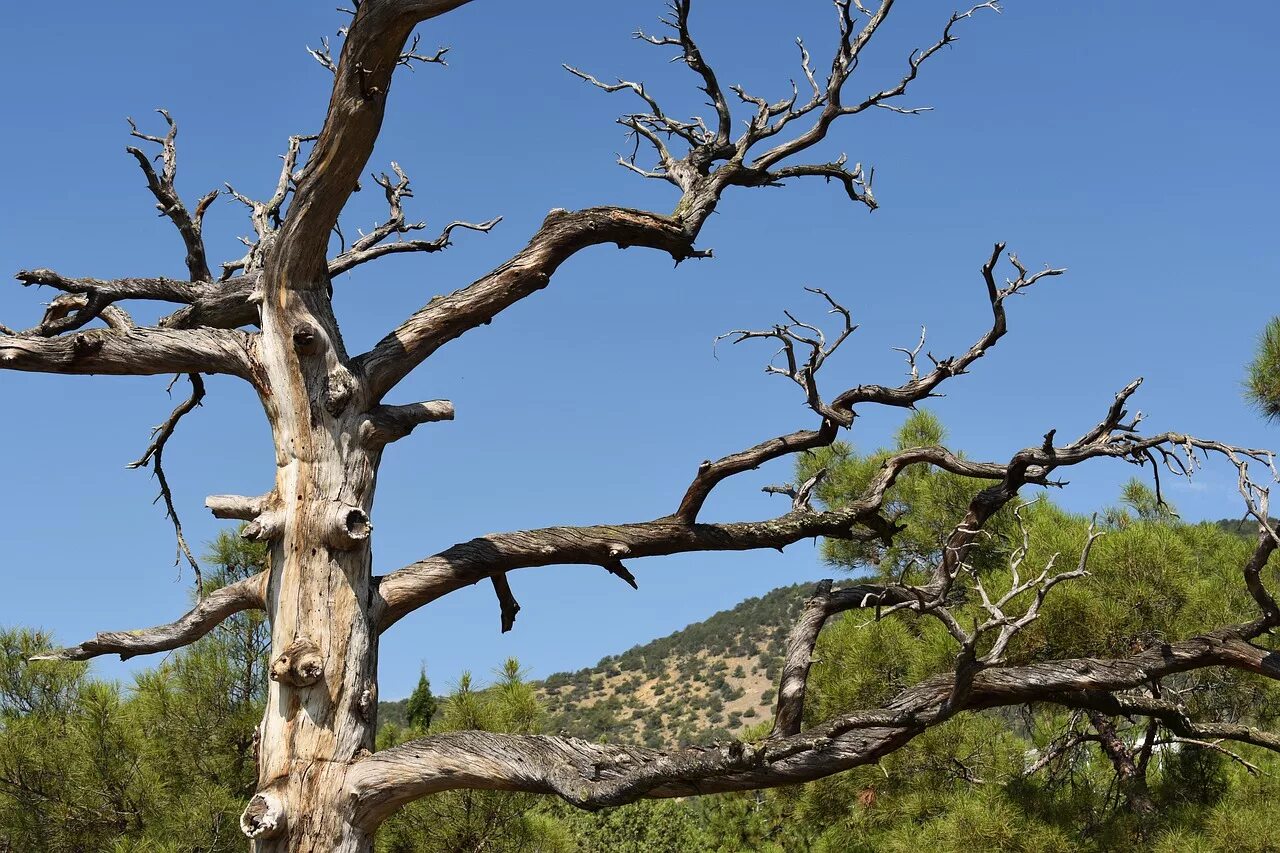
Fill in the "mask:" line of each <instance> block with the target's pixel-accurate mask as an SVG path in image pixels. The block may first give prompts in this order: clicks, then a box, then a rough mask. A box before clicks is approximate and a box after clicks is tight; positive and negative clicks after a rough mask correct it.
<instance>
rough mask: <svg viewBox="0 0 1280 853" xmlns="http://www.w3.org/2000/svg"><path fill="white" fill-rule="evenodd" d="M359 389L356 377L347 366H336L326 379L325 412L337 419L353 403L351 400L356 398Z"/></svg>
mask: <svg viewBox="0 0 1280 853" xmlns="http://www.w3.org/2000/svg"><path fill="white" fill-rule="evenodd" d="M359 387H360V386H359V383H358V382H357V381H356V377H355V376H354V374H352V373H351V371H350V370H348V369H347V368H346V366H345V365H342V364H339V365H337V366H335V367H334V368H333V369H332V370H330V371H329V375H328V376H327V377H326V378H325V388H324V408H325V411H327V412H328V413H329V414H331V415H333V416H334V417H337V416H338V415H339V414H341V413H342V410H343V409H345V408H346V407H347V404H348V403H350V402H351V398H352V397H354V396H355V393H356V391H358V390H359Z"/></svg>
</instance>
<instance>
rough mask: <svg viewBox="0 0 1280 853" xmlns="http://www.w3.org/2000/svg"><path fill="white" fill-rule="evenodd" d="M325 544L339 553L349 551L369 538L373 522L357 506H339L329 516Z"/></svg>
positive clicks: (367, 514)
mask: <svg viewBox="0 0 1280 853" xmlns="http://www.w3.org/2000/svg"><path fill="white" fill-rule="evenodd" d="M328 527H329V529H328V531H327V536H326V542H327V543H328V545H329V547H331V548H335V549H337V550H339V551H350V550H352V549H354V548H356V547H357V546H359V545H360V544H361V543H362V542H364V541H365V540H367V539H368V538H369V534H370V533H372V532H373V522H372V521H370V520H369V513H367V512H365V511H364V510H362V509H361V508H360V507H358V506H351V505H350V504H340V505H339V506H338V507H337V509H335V510H334V511H333V512H332V514H331V515H330V520H329V526H328Z"/></svg>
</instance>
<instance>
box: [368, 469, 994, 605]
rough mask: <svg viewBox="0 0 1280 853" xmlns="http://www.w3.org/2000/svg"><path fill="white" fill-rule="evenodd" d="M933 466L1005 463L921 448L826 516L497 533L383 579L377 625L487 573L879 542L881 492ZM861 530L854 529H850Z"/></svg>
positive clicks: (985, 474) (804, 512)
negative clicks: (820, 542)
mask: <svg viewBox="0 0 1280 853" xmlns="http://www.w3.org/2000/svg"><path fill="white" fill-rule="evenodd" d="M923 464H930V465H935V466H938V467H940V468H942V469H943V470H946V471H950V472H952V473H955V474H961V475H964V476H971V477H977V478H983V479H1002V478H1003V477H1005V475H1006V473H1007V469H1006V466H1003V465H998V464H995V463H989V462H971V461H969V460H966V459H961V458H959V457H957V456H955V454H953V453H951V452H950V451H948V450H946V449H945V448H941V447H919V448H912V449H910V450H905V451H902V452H901V453H898V454H895V455H894V456H892V457H890V458H889V459H887V460H886V461H885V462H884V463H883V464H882V466H881V468H880V470H879V471H878V472H877V474H876V475H875V477H873V478H872V481H871V483H870V485H869V486H868V488H867V490H866V491H865V492H864V494H863V495H862V496H861V497H860V498H859V499H858V500H857V501H854V502H852V503H850V504H848V505H847V506H844V507H841V508H839V509H835V510H829V511H826V512H814V511H812V510H808V509H801V510H795V511H792V512H790V513H788V514H786V515H783V516H780V517H778V518H772V519H767V520H763V521H747V522H736V523H727V524H689V523H686V522H684V521H682V520H681V519H680V518H678V517H677V516H666V517H663V518H658V519H654V520H652V521H643V522H637V523H632V524H616V525H596V526H589V527H546V528H541V529H536V530H524V531H519V532H515V533H494V534H490V535H488V536H481V537H478V538H476V539H472V540H471V541H469V542H463V543H460V544H458V545H454V546H453V547H452V548H449V549H448V550H446V551H442V552H441V553H439V554H436V555H435V556H432V557H428V558H426V559H424V560H420V561H418V562H416V563H413V564H411V565H409V566H406V567H404V568H402V569H399V570H397V571H395V572H392V573H391V574H389V575H386V576H385V577H383V578H381V579H380V582H379V585H378V598H377V600H376V602H375V605H374V609H375V622H376V623H377V624H378V626H379V628H380V629H381V630H386V629H387V628H388V627H390V626H391V625H392V624H394V623H395V622H396V621H398V620H399V619H400V618H401V617H403V616H404V615H405V614H407V613H409V612H411V611H413V610H415V609H417V608H418V607H421V606H422V605H424V604H427V603H429V602H431V601H434V600H436V599H437V598H440V597H441V596H444V595H447V594H448V593H450V592H453V591H454V590H457V589H461V588H462V587H465V586H469V585H471V584H474V583H476V582H478V581H480V580H482V579H484V578H486V577H489V576H491V575H495V574H499V573H503V572H508V571H512V570H515V569H523V568H532V567H537V566H552V565H596V566H606V567H607V566H610V565H612V564H613V563H614V562H616V561H619V560H622V559H630V558H639V557H657V556H666V555H670V554H681V553H688V552H693V551H747V550H754V549H760V548H777V549H781V548H783V547H785V546H787V545H791V544H794V543H796V542H799V541H801V540H802V539H811V538H813V537H815V536H829V537H832V538H837V539H849V538H852V537H855V536H859V537H866V538H880V537H881V536H882V535H884V524H883V519H881V518H880V517H879V512H880V509H881V507H882V505H883V502H884V496H885V492H886V491H887V490H888V489H889V487H890V486H892V485H893V483H894V482H895V480H896V479H897V477H898V475H899V474H900V473H901V472H902V471H903V470H905V469H906V468H908V467H910V466H912V465H923ZM860 526H861V527H863V528H865V530H862V531H858V530H856V529H855V528H857V527H860Z"/></svg>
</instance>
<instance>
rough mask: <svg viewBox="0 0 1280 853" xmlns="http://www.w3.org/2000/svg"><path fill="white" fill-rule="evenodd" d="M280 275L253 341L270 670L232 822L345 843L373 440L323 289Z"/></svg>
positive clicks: (296, 849)
mask: <svg viewBox="0 0 1280 853" xmlns="http://www.w3.org/2000/svg"><path fill="white" fill-rule="evenodd" d="M273 274H276V271H275V270H273V269H268V271H267V275H268V277H270V276H272V275H273ZM286 284H287V282H285V281H284V280H277V281H276V282H274V285H275V286H273V287H271V288H270V289H269V291H268V293H269V295H268V297H267V299H266V300H264V304H263V306H262V336H261V338H260V339H259V350H258V353H257V355H258V359H259V362H260V365H261V375H262V377H263V380H264V381H263V383H262V386H261V388H260V391H261V397H262V402H263V405H264V407H265V408H266V410H267V414H268V416H269V418H270V421H271V425H272V431H273V435H274V440H275V451H276V484H275V490H274V492H273V493H272V494H271V495H269V496H268V497H267V498H266V499H265V500H263V501H261V502H260V507H261V512H260V514H259V515H258V517H257V519H256V523H257V524H258V525H259V529H260V530H261V531H262V534H263V535H264V536H266V537H269V538H271V548H270V558H271V568H270V580H269V583H268V587H267V601H266V605H267V613H268V615H269V618H270V620H271V679H272V683H271V687H270V691H269V695H268V701H267V710H266V715H265V717H264V718H263V721H262V726H261V733H260V737H259V744H260V746H259V756H258V793H257V794H256V795H255V796H254V798H253V801H252V802H251V803H250V806H249V809H248V810H247V811H246V812H245V817H244V829H245V831H246V833H247V834H249V835H250V837H251V838H254V840H255V844H254V849H255V850H258V851H262V853H266V851H273V853H274V851H280V853H284V851H289V853H303V851H317V852H318V851H344V853H357V851H369V850H372V837H371V835H370V834H368V833H366V832H364V831H362V830H359V829H357V828H355V827H353V826H352V825H351V823H350V821H349V820H348V815H347V814H346V799H345V798H344V797H343V796H342V792H343V790H344V787H345V784H346V775H347V771H348V768H349V767H350V765H351V762H352V761H354V760H355V759H357V758H358V757H360V756H361V755H363V754H365V753H366V752H367V751H369V750H371V749H372V748H373V741H374V731H375V725H376V722H377V719H376V711H377V699H376V697H377V671H376V670H377V645H376V632H375V630H374V626H373V624H372V622H371V620H370V618H369V616H368V612H369V608H368V603H369V595H370V583H371V580H370V579H371V571H370V568H371V555H370V548H369V536H370V532H371V524H370V522H369V512H370V510H371V508H372V505H373V494H374V481H375V476H376V471H377V465H378V461H379V457H380V455H381V451H380V448H379V446H378V445H376V444H372V445H371V444H369V443H367V442H365V441H364V440H363V439H362V437H361V436H362V432H365V433H367V430H365V431H362V429H361V426H362V422H363V421H365V420H367V418H366V417H365V416H364V415H363V413H362V406H361V405H359V403H360V400H357V399H355V397H356V396H357V394H358V383H357V382H356V381H355V379H354V377H353V376H352V375H351V374H350V372H349V371H348V370H347V368H346V367H345V364H344V363H345V362H346V360H347V359H346V353H345V352H344V350H343V346H342V341H341V338H340V337H339V336H338V333H337V326H336V324H335V323H334V321H333V317H332V314H331V313H330V312H329V310H328V302H327V296H326V294H325V290H324V289H323V287H322V288H315V287H290V286H285V285H286Z"/></svg>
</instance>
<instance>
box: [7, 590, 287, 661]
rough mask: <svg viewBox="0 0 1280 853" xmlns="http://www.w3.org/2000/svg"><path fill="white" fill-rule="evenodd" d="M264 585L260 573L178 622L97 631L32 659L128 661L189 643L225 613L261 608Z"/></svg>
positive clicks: (212, 596) (203, 603)
mask: <svg viewBox="0 0 1280 853" xmlns="http://www.w3.org/2000/svg"><path fill="white" fill-rule="evenodd" d="M266 584H267V573H266V572H262V573H260V574H257V575H254V576H253V577H250V578H245V579H244V580H241V581H237V582H235V583H233V584H229V585H227V586H224V587H222V588H221V589H218V590H215V591H213V592H211V593H209V594H208V595H206V596H204V597H203V598H202V599H200V601H199V602H198V603H197V604H196V606H195V607H193V608H192V609H191V610H190V611H189V612H188V613H187V614H186V615H185V616H183V617H182V618H181V619H179V620H178V621H177V622H170V623H169V624H167V625H157V626H156V627H154V628H144V629H142V630H139V631H117V632H110V633H105V634H98V635H97V636H95V637H94V638H93V639H92V640H88V641H87V642H84V643H81V644H80V645H78V646H72V647H71V648H66V649H55V650H54V651H50V652H45V653H44V654H40V655H36V656H35V657H34V658H32V660H88V659H90V658H95V657H99V656H101V655H120V659H121V660H128V659H129V658H131V657H135V656H137V655H147V654H152V653H154V652H167V651H170V650H172V649H178V648H182V647H183V646H189V645H191V644H192V643H194V642H195V641H196V640H198V639H200V638H201V637H203V636H204V635H205V634H208V633H209V632H210V631H212V630H213V629H214V628H216V627H218V625H220V624H221V623H222V622H223V620H225V619H226V618H227V617H228V616H232V615H234V614H236V613H240V612H242V611H245V610H262V609H264V608H265V607H266V597H265V593H266Z"/></svg>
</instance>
